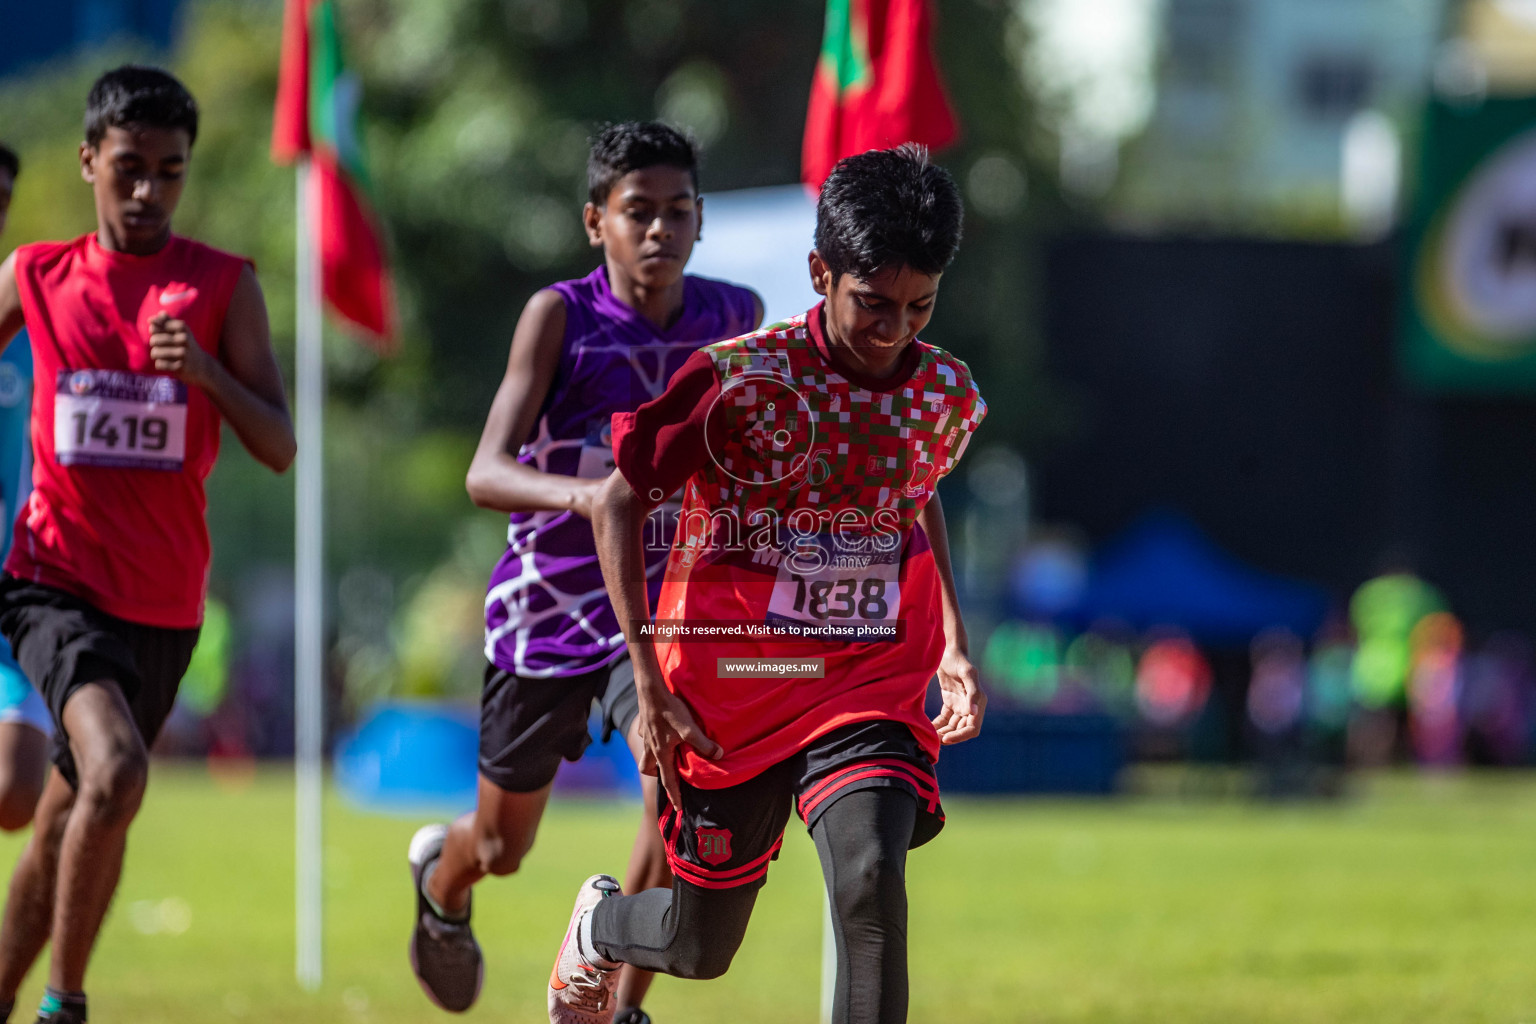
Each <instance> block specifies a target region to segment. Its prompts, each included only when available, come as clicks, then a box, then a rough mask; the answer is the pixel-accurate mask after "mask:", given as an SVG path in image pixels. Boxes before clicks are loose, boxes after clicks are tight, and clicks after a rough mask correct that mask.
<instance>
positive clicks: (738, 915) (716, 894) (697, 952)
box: [592, 879, 760, 979]
mask: <svg viewBox="0 0 1536 1024" xmlns="http://www.w3.org/2000/svg"><path fill="white" fill-rule="evenodd" d="M759 888H760V886H757V885H748V886H742V887H740V888H736V889H703V888H700V887H699V886H696V885H692V884H690V883H688V882H684V881H682V880H681V879H676V880H674V881H673V883H672V890H671V891H670V892H668V891H667V890H665V889H647V890H646V891H644V892H638V893H635V894H634V895H633V896H613V897H609V898H608V899H605V900H603V901H602V902H601V903H599V904H598V905H597V908H596V909H595V910H594V911H593V916H592V944H593V945H594V946H596V947H597V952H598V954H599V955H601V956H604V957H607V958H608V959H609V960H616V961H618V962H620V963H626V964H633V965H635V966H636V967H640V968H643V969H644V970H647V971H659V972H660V973H662V974H670V975H672V976H673V977H676V978H698V979H703V978H718V977H720V975H722V974H724V973H725V971H726V968H728V967H729V966H730V965H731V958H732V957H733V956H735V955H736V950H737V948H738V947H740V946H741V940H742V938H743V936H745V935H746V934H747V921H748V920H749V919H750V918H751V917H752V904H753V903H755V902H757V890H758V889H759Z"/></svg>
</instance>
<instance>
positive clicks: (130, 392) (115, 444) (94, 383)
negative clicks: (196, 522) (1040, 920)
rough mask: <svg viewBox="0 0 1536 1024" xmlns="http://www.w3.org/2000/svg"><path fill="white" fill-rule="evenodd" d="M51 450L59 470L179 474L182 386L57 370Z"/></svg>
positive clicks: (158, 379)
mask: <svg viewBox="0 0 1536 1024" xmlns="http://www.w3.org/2000/svg"><path fill="white" fill-rule="evenodd" d="M53 450H54V456H55V458H57V459H58V461H59V465H61V466H110V467H113V468H116V469H158V470H170V471H176V470H179V469H181V465H182V462H183V460H185V458H186V451H187V385H186V384H185V383H184V382H182V381H179V380H177V379H176V378H174V377H162V376H151V375H148V374H142V373H129V372H127V371H126V370H60V371H59V378H58V390H57V392H56V393H55V396H54V400H53Z"/></svg>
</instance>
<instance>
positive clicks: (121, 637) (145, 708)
mask: <svg viewBox="0 0 1536 1024" xmlns="http://www.w3.org/2000/svg"><path fill="white" fill-rule="evenodd" d="M0 633H4V634H5V638H6V639H7V640H9V641H10V642H11V652H12V653H13V654H14V655H15V656H16V663H17V664H18V665H20V666H21V670H22V672H24V673H26V676H27V678H28V679H29V680H31V681H32V685H33V686H35V687H37V692H38V693H40V694H42V697H43V700H44V701H45V702H46V703H47V704H48V710H49V712H50V713H51V714H52V715H53V725H54V732H53V763H54V764H55V765H57V766H58V769H59V772H60V773H61V774H62V775H63V776H64V781H66V782H68V783H69V784H70V786H71V787H72V788H75V789H78V788H79V785H80V779H79V776H78V775H77V774H76V772H75V759H74V757H73V755H71V754H70V752H69V734H68V731H67V730H66V729H65V728H64V705H65V703H67V702H68V701H69V698H70V697H71V696H72V695H73V694H74V692H75V691H76V690H78V689H79V688H80V687H81V686H84V685H85V684H86V683H93V682H99V681H100V680H103V679H111V680H113V681H114V682H116V683H117V685H118V687H119V688H120V689H121V690H122V691H123V697H124V698H126V699H127V701H128V707H129V709H130V710H131V711H132V712H133V724H134V727H135V728H136V729H137V730H138V733H139V737H140V738H141V739H143V740H144V747H145V749H148V748H149V747H152V746H153V745H154V743H155V737H156V736H159V735H160V727H161V726H163V725H164V724H165V720H166V718H168V717H169V716H170V714H171V705H173V704H175V703H176V690H177V689H178V688H179V687H180V686H181V677H182V676H183V675H185V674H186V672H187V665H188V663H189V662H191V660H192V650H193V648H195V647H196V646H197V634H198V629H197V628H196V627H194V628H192V629H162V628H159V627H157V626H143V625H140V624H139V623H137V622H128V621H126V620H124V619H119V618H117V617H116V616H115V615H108V614H107V613H106V612H104V611H102V610H101V609H100V608H97V607H96V606H95V605H93V604H91V603H90V602H89V601H87V600H85V599H84V598H82V597H76V596H75V595H74V594H71V593H68V592H67V591H63V590H59V589H57V588H55V587H49V586H44V585H43V584H41V583H32V582H29V581H27V580H21V579H17V578H16V577H14V576H12V575H11V574H10V573H4V574H0Z"/></svg>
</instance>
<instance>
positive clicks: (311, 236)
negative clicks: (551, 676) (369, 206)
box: [293, 157, 325, 992]
mask: <svg viewBox="0 0 1536 1024" xmlns="http://www.w3.org/2000/svg"><path fill="white" fill-rule="evenodd" d="M313 174H314V170H313V168H312V167H311V166H310V161H309V158H308V157H304V158H301V159H300V160H299V163H298V174H297V179H298V204H297V220H296V230H295V232H294V233H295V234H296V235H297V261H296V268H295V269H296V276H297V289H298V290H297V295H296V297H295V303H294V305H295V307H296V308H297V311H298V316H297V321H298V322H297V333H296V336H295V360H294V362H295V378H296V380H295V383H294V397H295V402H294V404H295V407H296V410H297V412H298V423H297V428H298V439H299V451H298V457H297V460H296V461H297V467H296V471H295V476H296V477H297V479H296V481H295V491H296V500H295V502H294V506H295V508H294V511H295V517H294V573H293V585H294V602H293V604H294V806H295V822H294V824H295V834H296V843H295V851H294V853H295V875H296V881H297V885H296V901H295V910H296V911H297V935H296V938H297V943H296V945H297V951H298V956H297V962H296V965H295V973H296V974H297V976H298V980H299V985H300V986H302V987H303V988H305V989H306V990H308V991H311V992H313V991H315V990H316V989H318V988H319V987H320V978H321V971H322V965H323V957H322V953H323V949H322V946H323V936H324V930H323V919H322V916H321V908H322V899H323V896H324V892H323V877H324V868H323V852H322V846H321V818H322V815H321V797H322V792H323V785H324V765H323V762H322V758H323V749H322V745H323V742H324V731H323V722H324V715H325V699H324V697H325V684H324V671H325V621H324V620H325V601H324V598H323V595H324V589H323V588H324V583H325V574H324V568H323V566H324V561H323V556H324V538H325V529H324V520H323V518H322V513H323V504H322V500H323V497H324V494H325V471H324V465H325V463H324V459H325V446H324V436H325V434H324V403H325V361H324V359H323V358H322V352H321V347H320V342H321V332H322V319H321V313H320V300H321V297H320V254H319V246H318V244H317V238H318V233H319V225H320V211H319V210H317V209H312V208H311V197H312V196H313V195H315V190H313V189H312V188H310V179H311V175H313Z"/></svg>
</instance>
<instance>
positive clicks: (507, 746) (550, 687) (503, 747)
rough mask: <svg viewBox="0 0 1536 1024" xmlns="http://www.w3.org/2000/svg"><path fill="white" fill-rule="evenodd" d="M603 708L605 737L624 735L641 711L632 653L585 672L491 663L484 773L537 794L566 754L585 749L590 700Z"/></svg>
mask: <svg viewBox="0 0 1536 1024" xmlns="http://www.w3.org/2000/svg"><path fill="white" fill-rule="evenodd" d="M593 701H597V702H598V703H599V704H600V705H601V707H602V714H603V742H605V743H606V742H608V738H609V737H610V736H612V735H613V734H614V733H618V734H619V741H620V742H624V740H625V737H627V736H628V735H629V726H630V723H632V722H633V721H634V720H635V716H636V715H637V714H639V713H640V696H639V694H638V693H636V691H635V669H634V666H633V665H631V664H630V662H629V658H628V657H627V656H626V657H621V658H620V659H619V660H618V661H616V662H614V663H613V664H611V665H605V666H603V667H602V668H599V669H594V670H592V671H591V672H586V673H583V674H582V675H579V676H554V677H551V678H547V679H545V678H534V677H531V676H519V675H514V674H513V673H511V672H507V671H505V670H503V669H499V668H497V667H496V666H495V665H492V664H487V665H486V666H485V689H484V690H482V691H481V694H480V774H481V775H483V776H485V777H486V778H487V779H490V780H491V781H492V782H494V783H495V784H496V785H498V786H500V787H501V788H502V789H504V790H506V791H507V792H509V793H532V792H534V791H535V790H539V789H543V788H544V787H545V786H547V785H549V784H550V783H551V782H553V781H554V778H555V772H556V771H557V770H558V769H559V768H560V759H561V758H562V757H563V758H565V759H566V760H567V761H577V760H580V759H581V755H582V752H583V751H585V750H586V749H587V744H588V743H589V742H590V741H591V737H590V736H588V735H587V716H588V715H589V714H590V713H591V711H592V702H593Z"/></svg>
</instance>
